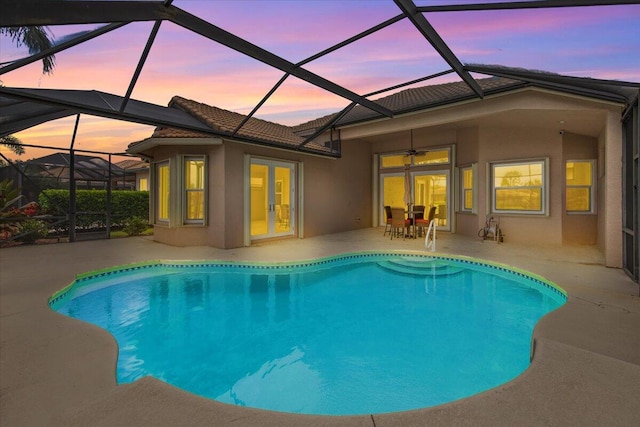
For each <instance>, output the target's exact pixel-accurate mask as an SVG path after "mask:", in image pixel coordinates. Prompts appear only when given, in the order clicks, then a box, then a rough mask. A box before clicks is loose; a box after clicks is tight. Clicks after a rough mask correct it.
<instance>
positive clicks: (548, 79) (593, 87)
mask: <svg viewBox="0 0 640 427" xmlns="http://www.w3.org/2000/svg"><path fill="white" fill-rule="evenodd" d="M465 68H466V69H468V70H469V71H473V72H477V73H482V74H488V75H492V76H498V77H505V78H508V79H514V80H520V81H525V82H529V83H535V84H537V85H540V86H546V87H548V88H552V89H553V88H555V89H558V90H561V91H563V92H568V93H575V94H578V95H587V96H593V97H596V98H600V99H608V100H611V101H616V102H624V103H626V102H627V101H628V100H627V97H626V96H625V95H623V94H621V93H616V92H611V91H607V90H605V89H604V88H603V86H604V87H607V86H617V87H621V86H627V87H635V88H640V83H632V82H622V81H618V82H616V81H615V80H598V79H589V78H585V77H571V76H561V75H554V74H545V73H536V72H527V71H520V70H512V69H509V68H500V67H487V66H478V65H467V66H465Z"/></svg>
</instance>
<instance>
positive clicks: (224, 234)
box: [150, 91, 622, 267]
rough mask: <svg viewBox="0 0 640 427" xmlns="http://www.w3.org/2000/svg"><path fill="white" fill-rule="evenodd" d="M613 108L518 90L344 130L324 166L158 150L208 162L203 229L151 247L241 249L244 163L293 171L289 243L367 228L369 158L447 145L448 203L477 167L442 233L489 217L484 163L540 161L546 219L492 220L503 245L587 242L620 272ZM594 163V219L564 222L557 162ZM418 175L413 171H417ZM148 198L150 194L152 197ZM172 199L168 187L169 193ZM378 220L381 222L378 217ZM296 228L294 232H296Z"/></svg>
mask: <svg viewBox="0 0 640 427" xmlns="http://www.w3.org/2000/svg"><path fill="white" fill-rule="evenodd" d="M566 114H574V115H573V116H571V117H572V118H573V119H577V120H581V121H582V124H583V125H582V126H583V127H584V128H585V130H584V134H581V133H580V132H579V131H580V126H578V127H577V128H578V131H577V132H573V133H572V132H564V134H562V133H560V132H559V128H560V127H559V126H560V125H559V123H564V121H560V119H561V118H564V117H565V115H566ZM619 119H620V111H619V107H618V106H615V105H613V104H608V105H605V104H603V103H598V102H595V101H592V100H586V99H579V98H576V97H563V96H560V95H558V94H553V93H548V92H545V91H521V92H517V93H514V94H510V95H506V96H499V97H489V98H487V99H485V100H482V101H478V100H476V101H470V102H466V103H462V104H460V105H456V106H448V107H442V108H439V109H434V110H431V111H429V112H427V113H424V112H423V113H415V114H407V115H405V116H401V117H396V118H394V119H393V120H389V119H381V120H379V121H375V122H371V123H367V124H363V125H355V126H350V127H346V128H343V129H341V130H340V133H341V135H342V158H340V159H329V158H324V157H317V156H312V155H307V154H303V153H299V152H295V151H286V150H279V149H273V148H269V147H262V146H256V145H251V144H242V143H237V142H229V141H224V142H223V144H222V145H212V146H172V147H166V146H159V147H156V148H154V149H153V150H152V153H150V154H152V155H153V157H154V160H155V161H158V160H162V159H164V158H169V157H172V158H176V159H177V158H178V156H179V155H189V154H206V155H207V156H208V166H209V167H208V185H207V192H208V193H207V194H208V201H209V203H208V206H207V209H208V215H207V218H208V223H207V225H205V226H188V227H184V226H180V225H179V224H177V225H176V224H172V227H170V228H166V227H163V226H158V227H157V228H156V233H155V239H156V240H158V241H161V242H164V243H168V244H173V245H179V246H183V245H210V246H214V247H219V248H234V247H240V246H243V245H244V244H245V230H246V229H247V227H248V225H247V224H246V219H245V217H246V215H245V212H247V209H248V206H245V203H246V202H245V194H246V193H245V192H246V189H245V187H246V186H247V177H248V170H246V158H247V157H246V156H247V155H249V156H254V157H261V158H267V159H273V160H280V161H289V162H293V163H295V164H297V165H298V166H297V169H298V170H299V171H302V180H301V182H302V187H301V188H298V189H297V195H296V201H298V200H299V197H300V195H301V197H302V203H301V204H298V205H297V206H296V207H297V215H299V218H297V219H298V221H296V224H297V226H298V227H297V230H296V235H295V236H299V237H311V236H316V235H322V234H329V233H336V232H342V231H348V230H353V229H358V228H365V227H369V226H370V225H371V224H372V220H373V217H374V216H375V213H374V212H375V211H374V209H378V208H379V209H380V212H381V211H382V207H381V206H379V207H378V206H374V204H377V203H374V200H378V194H373V191H374V188H376V185H377V181H378V178H379V177H377V176H375V177H374V176H373V172H374V168H373V165H372V158H373V156H374V154H384V153H390V152H395V153H398V152H402V151H404V150H406V149H408V148H409V147H410V144H411V140H410V135H411V133H410V130H411V129H413V142H414V148H416V149H421V148H434V147H445V146H452V147H454V152H455V158H454V159H453V160H454V163H453V164H452V165H451V167H450V170H451V181H450V186H451V188H452V192H451V201H450V202H451V204H452V206H455V207H458V206H459V188H458V187H457V186H455V185H454V183H456V182H457V180H458V177H457V176H456V173H457V172H458V170H457V169H454V168H459V167H464V166H469V165H471V164H474V163H477V176H476V178H477V179H476V183H475V184H476V193H477V197H476V199H477V210H476V212H475V213H461V212H457V211H456V210H452V212H451V217H450V218H451V221H452V225H453V227H452V231H453V232H456V233H459V234H463V235H468V236H472V237H475V236H477V233H478V230H479V229H480V228H482V227H483V225H484V222H485V218H486V215H487V214H489V213H491V206H490V197H489V196H490V195H489V192H490V185H489V183H488V165H490V164H491V163H492V162H501V161H508V162H511V161H517V160H540V159H546V160H548V170H547V177H548V181H547V185H546V189H547V195H548V196H547V198H546V203H547V205H548V207H547V214H546V215H540V214H536V215H526V214H499V216H500V224H501V228H502V231H503V233H504V234H505V236H506V238H505V243H508V242H509V241H514V242H515V241H519V242H530V243H532V244H555V245H560V244H563V243H572V244H575V243H579V244H595V243H596V242H597V244H598V246H599V247H600V248H601V250H602V252H603V253H604V254H605V259H606V263H607V265H609V266H614V267H617V266H620V265H621V256H622V255H621V252H622V243H621V214H620V209H621V172H620V170H621V164H620V163H621V160H620V159H621V129H620V123H619ZM587 134H588V135H590V136H586V135H587ZM593 158H597V160H598V162H597V171H598V179H597V181H596V183H597V191H596V197H597V213H596V214H594V215H567V214H566V212H565V185H566V177H565V162H566V160H579V159H593ZM418 169H419V168H416V170H418ZM152 190H153V189H152ZM174 191H175V189H174ZM381 217H382V218H383V217H384V215H381ZM301 225H304V227H303V228H301V227H300V226H301Z"/></svg>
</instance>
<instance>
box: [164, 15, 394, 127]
mask: <svg viewBox="0 0 640 427" xmlns="http://www.w3.org/2000/svg"><path fill="white" fill-rule="evenodd" d="M173 12H174V13H173V16H172V17H171V21H172V22H173V23H175V24H177V25H179V26H181V27H184V28H186V29H188V30H191V31H193V32H195V33H198V34H200V35H201V36H203V37H206V38H208V39H210V40H213V41H215V42H218V43H220V44H222V45H224V46H227V47H228V48H230V49H233V50H235V51H237V52H240V53H242V54H244V55H247V56H249V57H251V58H253V59H255V60H257V61H260V62H262V63H264V64H267V65H270V66H271V67H273V68H277V69H279V70H281V71H284V72H285V73H288V74H291V75H292V76H295V77H298V78H299V79H301V80H304V81H306V82H309V83H311V84H312V85H314V86H317V87H320V88H322V89H324V90H327V91H329V92H331V93H333V94H335V95H338V96H340V97H342V98H346V99H348V100H350V101H353V102H357V103H358V104H360V105H362V106H364V107H367V108H369V109H370V110H373V111H375V112H377V113H379V114H382V115H383V116H386V117H392V116H393V114H392V113H391V111H390V110H389V109H387V108H384V107H382V106H381V105H378V104H376V103H375V102H371V101H369V100H368V99H366V98H364V97H362V96H360V95H358V94H356V93H354V92H352V91H350V90H348V89H345V88H343V87H342V86H339V85H337V84H335V83H333V82H332V81H329V80H327V79H325V78H324V77H321V76H319V75H317V74H314V73H312V72H310V71H307V70H305V69H304V68H300V67H297V66H296V64H294V63H292V62H289V61H287V60H286V59H283V58H281V57H279V56H277V55H275V54H273V53H272V52H270V51H268V50H265V49H262V48H261V47H259V46H256V45H254V44H252V43H250V42H248V41H246V40H244V39H242V38H240V37H238V36H236V35H235V34H232V33H230V32H228V31H225V30H223V29H222V28H219V27H217V26H215V25H213V24H211V23H209V22H207V21H205V20H203V19H200V18H198V17H197V16H195V15H192V14H190V13H187V12H185V11H183V10H182V9H178V8H173Z"/></svg>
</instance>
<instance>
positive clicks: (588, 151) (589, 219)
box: [562, 132, 601, 245]
mask: <svg viewBox="0 0 640 427" xmlns="http://www.w3.org/2000/svg"><path fill="white" fill-rule="evenodd" d="M562 151H563V152H562V157H563V164H566V162H567V161H569V160H595V159H597V157H598V140H597V139H596V138H591V137H587V136H583V135H576V134H574V133H568V132H566V133H565V134H564V135H563V138H562ZM594 166H595V167H596V176H597V162H596V164H595V165H594ZM563 186H565V188H566V179H564V180H563ZM596 186H597V181H596ZM593 203H596V209H595V212H594V213H587V214H583V213H567V212H566V191H564V192H563V194H562V207H563V208H565V209H563V211H562V243H569V244H571V243H574V244H581V245H595V244H597V243H598V211H599V210H600V209H601V207H600V206H597V194H596V200H594V201H593Z"/></svg>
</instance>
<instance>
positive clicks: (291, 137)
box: [152, 96, 330, 152]
mask: <svg viewBox="0 0 640 427" xmlns="http://www.w3.org/2000/svg"><path fill="white" fill-rule="evenodd" d="M169 106H170V107H174V108H179V109H181V110H183V111H185V112H187V113H189V114H191V115H192V116H193V117H195V118H196V119H198V120H200V121H201V122H203V123H205V124H206V125H207V126H209V127H210V128H211V129H213V130H215V131H217V132H220V133H221V135H223V136H231V135H232V134H233V131H234V130H235V129H236V128H237V127H238V125H239V124H240V123H242V121H243V120H245V119H246V117H247V116H245V115H243V114H240V113H235V112H233V111H229V110H224V109H222V108H218V107H214V106H211V105H207V104H203V103H201V102H197V101H193V100H191V99H186V98H183V97H181V96H174V97H173V98H172V99H171V101H170V102H169ZM236 136H237V137H238V138H239V139H240V138H247V139H249V140H256V141H263V142H265V143H270V144H275V145H282V146H285V147H288V148H297V147H298V146H299V145H300V144H302V143H303V142H304V141H305V138H303V137H301V136H298V135H296V134H295V133H294V132H293V128H292V127H290V126H285V125H281V124H278V123H273V122H269V121H266V120H262V119H257V118H255V117H251V118H249V120H247V122H246V123H245V124H244V125H243V126H242V128H240V130H239V131H238V132H237V134H236ZM152 137H153V138H209V137H211V135H207V134H202V133H198V132H192V131H186V130H178V129H173V128H156V130H155V132H154V133H153V135H152ZM306 147H307V148H308V149H311V150H312V151H319V152H329V151H330V150H329V149H328V148H327V147H325V146H324V145H322V144H318V143H315V142H310V143H308V144H307V145H306Z"/></svg>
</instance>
